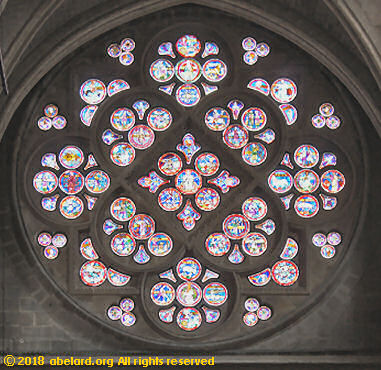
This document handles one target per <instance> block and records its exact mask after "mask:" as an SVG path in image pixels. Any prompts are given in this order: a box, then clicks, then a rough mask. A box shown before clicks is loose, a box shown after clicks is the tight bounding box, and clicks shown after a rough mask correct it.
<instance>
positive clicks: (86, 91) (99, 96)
mask: <svg viewBox="0 0 381 370" xmlns="http://www.w3.org/2000/svg"><path fill="white" fill-rule="evenodd" d="M79 93H80V96H81V99H82V100H83V101H85V102H86V103H87V104H99V103H101V102H102V101H103V100H104V99H105V97H106V95H107V94H106V86H105V84H104V83H103V82H102V81H100V80H96V79H90V80H87V81H85V82H84V83H83V84H82V86H81V88H80V92H79Z"/></svg>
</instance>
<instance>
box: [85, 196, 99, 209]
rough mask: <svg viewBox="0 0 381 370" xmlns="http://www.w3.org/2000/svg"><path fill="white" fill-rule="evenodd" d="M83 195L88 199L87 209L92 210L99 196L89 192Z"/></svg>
mask: <svg viewBox="0 0 381 370" xmlns="http://www.w3.org/2000/svg"><path fill="white" fill-rule="evenodd" d="M83 196H84V197H85V199H86V201H87V209H88V210H89V211H91V210H92V209H93V208H94V206H95V202H96V201H97V200H98V198H96V197H92V196H90V195H87V194H83Z"/></svg>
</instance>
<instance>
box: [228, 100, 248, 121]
mask: <svg viewBox="0 0 381 370" xmlns="http://www.w3.org/2000/svg"><path fill="white" fill-rule="evenodd" d="M227 107H228V108H229V109H230V111H231V112H232V114H233V118H234V119H235V120H237V119H238V117H239V114H240V112H241V110H242V108H243V107H244V104H243V103H242V102H241V101H240V100H231V101H230V102H229V103H228V105H227Z"/></svg>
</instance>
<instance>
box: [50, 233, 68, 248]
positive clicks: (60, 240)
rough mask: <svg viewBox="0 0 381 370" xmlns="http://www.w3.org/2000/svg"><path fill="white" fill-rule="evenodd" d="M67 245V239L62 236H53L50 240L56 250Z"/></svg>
mask: <svg viewBox="0 0 381 370" xmlns="http://www.w3.org/2000/svg"><path fill="white" fill-rule="evenodd" d="M66 243H67V237H66V236H65V235H64V234H55V235H54V236H53V238H52V244H53V245H54V246H55V247H57V248H62V247H64V246H65V245H66Z"/></svg>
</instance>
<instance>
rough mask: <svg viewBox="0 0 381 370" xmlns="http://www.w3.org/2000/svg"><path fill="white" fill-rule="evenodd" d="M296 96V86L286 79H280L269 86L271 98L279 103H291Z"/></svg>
mask: <svg viewBox="0 0 381 370" xmlns="http://www.w3.org/2000/svg"><path fill="white" fill-rule="evenodd" d="M296 94H297V87H296V84H295V82H293V81H291V80H290V79H288V78H280V79H278V80H276V81H274V83H273V84H272V85H271V96H272V97H273V99H274V100H276V101H277V102H279V103H289V102H290V101H293V100H294V99H295V97H296Z"/></svg>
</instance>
